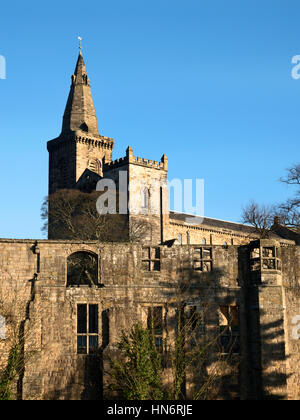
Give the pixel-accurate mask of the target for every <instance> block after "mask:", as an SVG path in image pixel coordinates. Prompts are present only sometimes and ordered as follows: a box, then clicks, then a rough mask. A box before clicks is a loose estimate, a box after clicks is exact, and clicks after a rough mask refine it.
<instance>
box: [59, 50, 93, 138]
mask: <svg viewBox="0 0 300 420" xmlns="http://www.w3.org/2000/svg"><path fill="white" fill-rule="evenodd" d="M70 131H72V132H83V133H86V135H87V134H88V135H89V136H91V137H99V132H98V123H97V116H96V111H95V107H94V102H93V98H92V92H91V87H90V80H89V78H88V76H87V72H86V68H85V64H84V60H83V57H82V54H81V51H80V53H79V56H78V60H77V64H76V68H75V72H74V74H73V75H72V85H71V89H70V93H69V97H68V102H67V105H66V109H65V113H64V118H63V126H62V133H67V132H70Z"/></svg>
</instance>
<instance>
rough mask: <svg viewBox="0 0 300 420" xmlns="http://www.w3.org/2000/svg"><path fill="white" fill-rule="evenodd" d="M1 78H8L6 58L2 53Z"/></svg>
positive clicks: (0, 58) (0, 62) (0, 60)
mask: <svg viewBox="0 0 300 420" xmlns="http://www.w3.org/2000/svg"><path fill="white" fill-rule="evenodd" d="M0 79H6V60H5V57H3V55H0Z"/></svg>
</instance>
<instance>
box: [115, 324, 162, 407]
mask: <svg viewBox="0 0 300 420" xmlns="http://www.w3.org/2000/svg"><path fill="white" fill-rule="evenodd" d="M118 350H119V357H118V358H115V359H110V365H111V372H110V373H111V376H112V384H111V389H112V390H114V391H116V392H117V393H118V395H119V396H121V397H122V398H124V399H126V400H160V399H163V390H162V377H161V375H162V363H161V356H160V354H159V352H158V351H157V349H156V347H155V344H154V341H153V337H152V334H151V333H150V332H149V331H148V330H147V329H144V328H143V327H142V326H141V325H140V324H136V325H134V327H133V328H132V330H131V331H130V333H129V334H128V335H126V334H125V333H124V332H123V334H122V338H121V340H120V342H119V344H118Z"/></svg>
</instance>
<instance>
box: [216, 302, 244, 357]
mask: <svg viewBox="0 0 300 420" xmlns="http://www.w3.org/2000/svg"><path fill="white" fill-rule="evenodd" d="M219 328H220V339H219V345H220V352H221V353H222V354H229V353H233V354H240V322H239V309H238V306H236V305H235V306H220V309H219Z"/></svg>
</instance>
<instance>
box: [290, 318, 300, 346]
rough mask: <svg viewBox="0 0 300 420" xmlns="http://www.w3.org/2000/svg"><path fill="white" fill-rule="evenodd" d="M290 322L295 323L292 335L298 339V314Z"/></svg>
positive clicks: (299, 324)
mask: <svg viewBox="0 0 300 420" xmlns="http://www.w3.org/2000/svg"><path fill="white" fill-rule="evenodd" d="M292 324H293V325H296V326H295V327H294V328H293V331H292V337H293V339H294V340H300V315H297V316H295V317H294V318H293V319H292Z"/></svg>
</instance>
